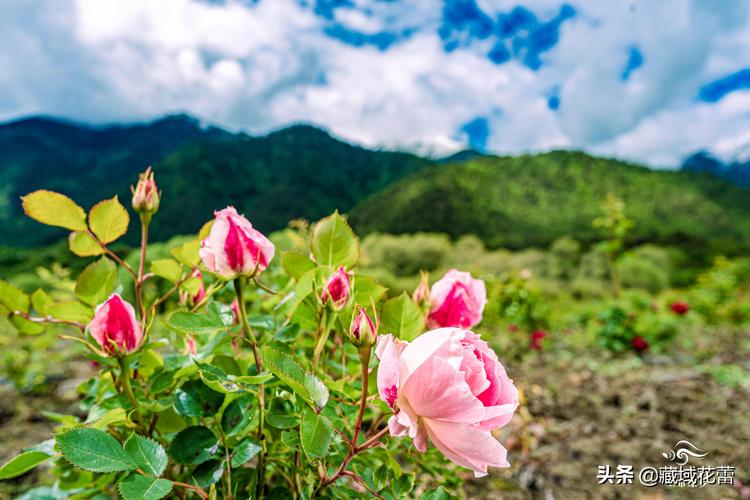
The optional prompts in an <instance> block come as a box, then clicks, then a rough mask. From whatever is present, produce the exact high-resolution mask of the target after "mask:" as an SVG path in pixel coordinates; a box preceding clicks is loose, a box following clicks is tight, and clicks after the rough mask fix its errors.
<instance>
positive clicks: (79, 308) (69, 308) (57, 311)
mask: <svg viewBox="0 0 750 500" xmlns="http://www.w3.org/2000/svg"><path fill="white" fill-rule="evenodd" d="M47 313H48V314H49V315H50V316H52V317H53V318H57V319H63V320H66V321H80V322H82V323H88V322H89V321H91V318H93V317H94V310H93V309H92V308H91V307H89V306H87V305H86V304H82V303H81V302H78V301H75V300H69V301H65V302H57V303H56V304H52V305H51V306H49V307H48V308H47Z"/></svg>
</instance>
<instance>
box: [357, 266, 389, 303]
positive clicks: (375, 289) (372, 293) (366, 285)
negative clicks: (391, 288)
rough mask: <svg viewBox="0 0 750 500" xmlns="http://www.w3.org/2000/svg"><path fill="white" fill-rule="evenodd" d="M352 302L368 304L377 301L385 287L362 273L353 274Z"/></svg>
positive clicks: (383, 292)
mask: <svg viewBox="0 0 750 500" xmlns="http://www.w3.org/2000/svg"><path fill="white" fill-rule="evenodd" d="M353 290H354V303H356V304H362V305H370V303H371V302H379V301H380V298H381V297H382V296H383V295H384V294H385V292H386V290H387V288H386V287H384V286H383V285H381V284H380V283H378V282H377V281H376V280H375V278H373V277H371V276H365V275H362V274H355V275H354V285H353Z"/></svg>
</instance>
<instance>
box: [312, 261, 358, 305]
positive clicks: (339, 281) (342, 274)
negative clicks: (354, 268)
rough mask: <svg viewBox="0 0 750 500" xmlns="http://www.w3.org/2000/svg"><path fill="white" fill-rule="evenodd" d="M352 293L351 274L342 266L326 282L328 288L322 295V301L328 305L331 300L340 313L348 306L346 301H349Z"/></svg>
mask: <svg viewBox="0 0 750 500" xmlns="http://www.w3.org/2000/svg"><path fill="white" fill-rule="evenodd" d="M351 291H352V284H351V279H350V277H349V273H347V272H346V269H344V266H341V267H339V268H338V270H337V271H336V272H335V273H333V274H332V275H331V277H330V278H328V282H326V286H325V287H324V288H323V292H322V293H321V294H320V301H321V302H322V303H323V304H326V303H327V302H328V301H329V300H330V301H331V305H332V306H333V309H334V310H335V311H340V310H341V309H343V308H344V306H345V305H346V301H347V300H349V295H350V294H351Z"/></svg>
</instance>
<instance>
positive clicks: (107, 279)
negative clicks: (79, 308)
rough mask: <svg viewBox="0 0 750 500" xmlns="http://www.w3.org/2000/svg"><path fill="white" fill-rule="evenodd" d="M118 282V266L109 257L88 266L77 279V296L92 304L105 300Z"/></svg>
mask: <svg viewBox="0 0 750 500" xmlns="http://www.w3.org/2000/svg"><path fill="white" fill-rule="evenodd" d="M116 283H117V267H116V266H115V263H114V262H112V261H111V260H110V259H108V258H107V257H102V258H101V259H99V260H96V261H94V262H92V263H91V264H89V265H88V266H86V268H85V269H84V270H83V272H81V274H80V275H79V276H78V280H76V296H77V297H78V298H79V299H81V301H83V302H85V303H86V304H88V305H90V306H95V305H97V304H101V303H102V302H104V301H105V300H106V299H107V297H109V295H110V294H111V293H112V292H113V291H114V289H115V284H116Z"/></svg>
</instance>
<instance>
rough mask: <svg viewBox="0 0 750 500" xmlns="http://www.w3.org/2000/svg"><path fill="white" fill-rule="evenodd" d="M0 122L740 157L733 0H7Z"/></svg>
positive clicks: (403, 144) (739, 38)
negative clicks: (183, 123) (155, 125)
mask: <svg viewBox="0 0 750 500" xmlns="http://www.w3.org/2000/svg"><path fill="white" fill-rule="evenodd" d="M0 47H2V50H0V89H2V92H0V120H11V119H14V118H17V117H20V116H25V115H29V114H49V115H56V116H62V117H66V118H71V119H75V120H81V121H86V122H90V123H96V124H98V123H109V122H115V121H118V122H119V121H139V120H147V119H151V118H154V117H157V116H160V115H163V114H165V113H171V112H188V113H191V114H193V115H196V116H198V117H199V118H202V119H203V120H205V121H206V122H209V123H213V124H217V125H220V126H224V127H226V128H229V129H232V130H244V131H247V132H249V133H252V134H261V133H265V132H267V131H269V130H273V129H276V128H279V127H283V126H284V125H287V124H290V123H295V122H311V123H316V124H319V125H321V126H323V127H324V128H327V129H328V130H330V131H331V132H333V133H334V134H336V135H338V136H340V137H343V138H345V139H348V140H350V141H353V142H356V143H360V144H363V145H367V146H370V147H383V148H398V149H409V150H414V151H418V152H421V153H425V154H434V155H442V154H448V153H451V152H454V151H457V150H460V149H462V148H465V147H467V146H472V147H475V148H477V149H481V150H484V151H489V152H496V153H511V154H516V153H522V152H528V151H544V150H549V149H554V148H580V149H585V150H587V151H590V152H592V153H595V154H603V155H608V156H616V157H621V158H626V159H632V160H637V161H641V162H645V163H648V164H650V165H653V166H657V167H669V166H675V165H677V164H678V163H679V162H680V161H681V159H682V158H683V157H684V156H686V155H688V154H690V153H692V152H694V151H697V150H702V149H706V150H709V151H712V152H713V153H714V154H716V155H718V156H720V157H722V158H725V159H733V158H740V159H746V158H747V157H749V156H750V2H744V1H741V0H692V1H690V0H658V1H657V0H649V1H645V0H644V1H637V0H631V1H618V0H607V1H600V0H582V1H570V2H560V1H553V0H529V1H522V2H520V3H519V2H506V1H491V0H441V1H438V0H411V1H408V2H407V1H399V0H367V1H365V0H254V1H253V0H244V1H231V0H226V1H216V0H215V1H207V0H202V1H198V0H160V1H153V0H129V1H128V2H122V1H116V0H78V1H53V0H39V1H37V2H28V1H25V0H9V1H4V2H2V3H0Z"/></svg>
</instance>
